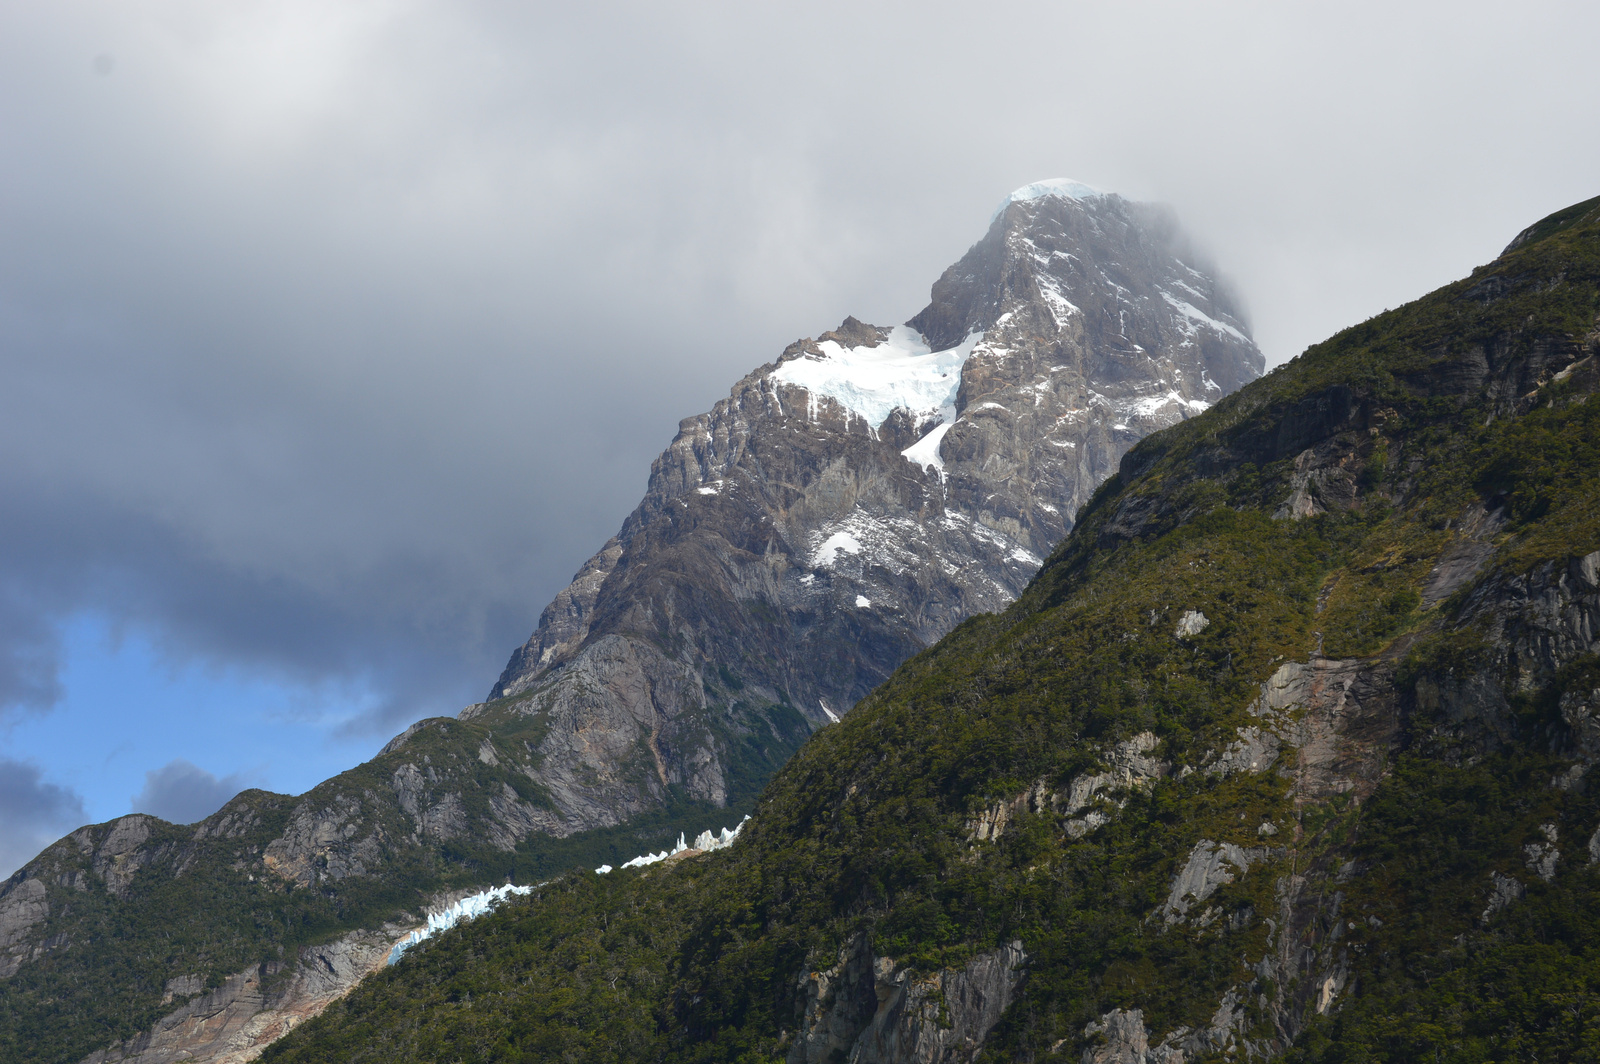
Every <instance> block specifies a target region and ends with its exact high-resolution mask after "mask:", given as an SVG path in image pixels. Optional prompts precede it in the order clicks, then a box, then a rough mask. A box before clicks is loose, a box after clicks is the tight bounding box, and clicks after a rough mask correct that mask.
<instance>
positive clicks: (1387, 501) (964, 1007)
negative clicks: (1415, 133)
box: [264, 198, 1600, 1064]
mask: <svg viewBox="0 0 1600 1064" xmlns="http://www.w3.org/2000/svg"><path fill="white" fill-rule="evenodd" d="M1597 355H1600V198H1597V199H1593V200H1589V201H1587V202H1585V203H1581V204H1578V205H1576V206H1574V207H1572V208H1569V209H1567V210H1565V211H1561V212H1559V213H1557V214H1555V215H1552V216H1550V217H1549V218H1546V219H1544V220H1542V221H1540V222H1539V223H1537V224H1535V225H1533V226H1531V227H1530V228H1529V229H1528V230H1526V231H1525V232H1524V233H1522V234H1521V235H1519V236H1518V237H1517V239H1516V240H1515V241H1513V242H1512V244H1511V245H1510V246H1509V247H1508V248H1507V249H1506V251H1505V252H1504V253H1503V254H1502V255H1500V256H1499V257H1498V258H1497V259H1495V260H1494V261H1493V262H1491V263H1489V264H1488V265H1486V266H1484V267H1482V268H1480V269H1478V270H1475V271H1474V272H1473V273H1472V275H1471V276H1469V277H1467V278H1465V279H1463V280H1461V281H1458V282H1456V283H1454V284H1451V285H1448V286H1446V287H1445V288H1443V289H1440V290H1439V291H1437V292H1434V293H1432V294H1430V295H1428V296H1426V297H1424V298H1422V299H1420V300H1418V301H1416V302H1415V303H1412V304H1409V305H1407V306H1404V307H1401V308H1399V309H1397V310H1394V311H1389V312H1385V313H1384V314H1381V315H1379V316H1377V317H1375V318H1372V319H1370V320H1368V321H1366V322H1363V323H1361V324H1360V325H1357V326H1354V327H1353V328H1350V329H1348V330H1346V331H1344V332H1342V333H1340V334H1338V335H1336V336H1335V337H1333V338H1332V339H1330V340H1328V341H1326V342H1325V343H1322V344H1319V345H1317V346H1315V347H1312V348H1311V349H1309V350H1308V351H1307V352H1305V353H1304V354H1303V355H1301V356H1300V357H1299V358H1297V359H1295V360H1294V361H1293V362H1291V363H1289V364H1288V365H1285V366H1283V367H1280V368H1279V369H1277V370H1275V371H1274V372H1273V373H1271V374H1269V375H1267V376H1266V377H1265V378H1264V379H1262V380H1259V381H1256V382H1255V383H1253V384H1250V385H1247V386H1246V387H1244V388H1242V389H1241V390H1240V391H1238V392H1236V393H1235V394H1233V395H1232V396H1229V397H1227V398H1225V399H1223V400H1221V401H1220V402H1218V403H1217V404H1216V405H1215V406H1214V407H1213V408H1212V409H1211V410H1209V411H1207V412H1206V413H1204V414H1202V415H1201V416H1199V417H1196V418H1193V419H1190V420H1187V421H1184V422H1182V423H1180V424H1177V425H1175V426H1173V427H1171V428H1169V429H1167V430H1165V431H1163V432H1160V433H1157V434H1155V435H1154V436H1152V437H1150V438H1148V439H1146V440H1145V441H1143V442H1142V443H1141V444H1139V445H1138V446H1137V447H1135V448H1133V449H1132V450H1131V451H1130V452H1129V453H1128V454H1127V455H1126V456H1125V457H1124V458H1123V460H1122V462H1121V464H1120V467H1119V471H1118V473H1117V475H1116V476H1115V477H1114V478H1113V479H1111V480H1110V481H1108V482H1107V483H1106V484H1105V485H1104V486H1102V487H1101V488H1100V489H1099V490H1098V491H1097V492H1096V493H1095V494H1094V496H1093V498H1092V499H1091V500H1090V501H1089V503H1088V504H1087V506H1086V507H1085V508H1084V510H1083V511H1082V512H1081V513H1080V514H1079V515H1078V520H1077V524H1076V526H1075V527H1074V529H1073V531H1072V533H1071V535H1070V536H1069V537H1068V538H1067V539H1066V540H1065V541H1064V542H1063V543H1062V544H1061V545H1060V546H1059V547H1058V548H1057V549H1056V550H1055V551H1054V552H1052V554H1051V555H1050V557H1049V558H1048V560H1047V561H1046V563H1045V565H1044V566H1043V568H1042V569H1041V571H1040V572H1039V574H1038V575H1037V576H1036V578H1035V579H1034V581H1033V582H1032V584H1031V585H1030V586H1029V587H1028V589H1027V590H1026V591H1025V592H1024V594H1023V595H1022V596H1021V597H1020V598H1019V599H1018V600H1017V601H1016V602H1015V603H1014V604H1012V605H1011V606H1010V607H1008V608H1007V609H1006V610H1004V611H1003V612H1001V613H999V614H992V615H983V616H978V617H974V618H972V619H969V620H967V621H966V622H964V623H963V624H961V625H959V626H958V627H957V628H955V629H954V630H953V631H952V632H951V633H949V634H948V635H947V636H946V637H945V638H944V639H943V640H941V641H940V642H939V643H938V644H937V645H936V646H934V647H933V648H931V649H929V650H927V651H924V652H921V653H919V654H917V655H915V656H913V657H912V658H911V659H910V660H909V661H907V662H906V663H905V664H903V665H902V666H901V667H900V668H899V669H898V670H897V671H896V672H895V673H894V675H893V676H892V677H891V678H890V679H889V680H888V681H887V682H886V683H885V684H883V685H882V686H880V687H879V688H877V689H876V690H875V691H874V692H873V693H872V694H871V695H870V696H868V697H867V698H866V699H865V700H863V701H862V702H861V703H860V704H859V705H858V706H857V707H856V708H855V710H854V711H853V712H852V713H851V714H850V715H849V716H848V717H847V718H846V719H845V720H844V721H843V722H842V723H841V724H839V725H837V726H834V727H828V728H824V729H821V730H820V731H818V732H817V733H816V734H815V735H813V736H812V738H811V739H810V741H809V742H808V743H807V744H806V745H805V747H804V748H803V749H802V750H801V751H800V752H799V753H798V754H797V755H796V756H795V757H794V758H793V759H792V760H791V761H790V762H789V763H788V764H787V765H785V766H784V768H783V769H782V770H781V771H780V772H778V774H777V775H776V776H775V777H774V779H773V781H772V782H771V784H770V785H769V786H768V787H767V788H766V790H765V791H764V793H763V795H762V798H761V800H760V802H759V804H758V807H757V810H756V813H755V815H754V817H753V819H752V820H751V821H750V822H749V823H748V825H747V826H746V827H745V830H744V832H743V834H742V836H741V838H740V839H739V841H738V842H737V843H736V844H735V845H734V846H732V847H730V848H729V849H727V850H724V851H720V852H717V853H712V854H705V855H702V856H698V857H693V856H685V857H683V858H682V859H680V860H679V861H677V863H675V864H671V865H665V866H661V865H657V866H651V867H648V868H644V869H640V870H619V871H615V872H612V873H610V874H608V875H596V874H593V873H591V872H587V871H582V872H574V873H569V874H567V875H564V876H561V877H557V878H555V879H553V880H551V881H550V882H548V883H545V884H543V885H541V886H540V887H539V888H537V889H536V890H535V891H534V892H533V893H532V894H531V895H530V896H528V897H527V898H525V899H520V900H517V901H512V902H508V903H506V904H505V905H504V906H503V907H502V908H501V909H500V910H499V911H497V912H496V913H495V914H493V915H491V916H487V917H484V918H482V919H480V920H478V921H476V922H474V923H472V924H468V925H465V926H463V927H460V928H457V929H455V930H454V931H452V932H450V933H449V934H446V935H443V936H440V937H439V938H437V939H435V940H433V941H431V942H430V943H429V944H427V945H425V946H423V947H420V948H419V949H418V950H417V951H416V952H415V953H414V954H408V955H407V957H406V958H405V959H404V960H403V961H401V962H400V963H399V964H397V965H395V966H394V967H392V968H390V969H388V970H387V971H386V972H384V973H382V974H380V975H378V976H376V977H374V978H373V979H370V980H368V981H367V982H365V983H363V984H362V985H361V986H360V987H358V988H357V989H356V991H355V992H354V993H352V994H351V995H350V996H349V997H347V998H345V999H344V1000H343V1001H342V1002H340V1003H338V1004H336V1005H334V1006H332V1007H330V1008H329V1009H328V1010H327V1011H326V1012H325V1013H323V1014H322V1016H320V1017H319V1018H318V1019H316V1020H313V1021H311V1022H309V1023H307V1024H306V1025H304V1026H303V1027H301V1028H300V1029H299V1030H297V1031H295V1032H294V1033H292V1034H291V1035H289V1036H288V1037H287V1038H286V1039H284V1040H283V1041H282V1042H280V1043H278V1044H276V1045H274V1046H273V1047H271V1048H270V1049H269V1050H268V1051H267V1053H266V1054H265V1056H264V1059H265V1060H268V1061H271V1062H273V1064H298V1062H301V1061H319V1062H320V1061H330V1060H337V1061H342V1062H348V1064H361V1062H365V1061H371V1060H383V1061H385V1062H391V1061H392V1062H397V1064H399V1062H406V1061H433V1060H446V1059H448V1060H461V1061H477V1060H496V1061H516V1062H520V1061H533V1060H555V1059H560V1060H568V1061H585V1060H607V1061H628V1060H639V1061H644V1060H650V1061H667V1062H678V1061H704V1062H712V1061H755V1060H763V1061H768V1060H777V1059H782V1060H785V1061H787V1062H789V1064H822V1062H824V1061H847V1062H851V1064H869V1062H891V1061H892V1062H912V1061H915V1062H921V1064H934V1062H940V1064H943V1062H953V1061H968V1060H988V1061H1000V1060H1018V1061H1050V1060H1060V1061H1082V1062H1084V1064H1152V1062H1154V1064H1178V1062H1196V1061H1205V1060H1239V1059H1258V1058H1271V1057H1282V1058H1285V1059H1287V1060H1291V1061H1297V1062H1308V1064H1309V1062H1318V1064H1324V1062H1326V1064H1333V1062H1344V1061H1395V1062H1400V1061H1408V1062H1409V1061H1417V1060H1441V1061H1490V1060H1493V1061H1535V1060H1538V1061H1551V1060H1573V1061H1578V1060H1588V1059H1592V1058H1593V1055H1594V1047H1595V1046H1596V1045H1597V1044H1600V785H1597V784H1596V781H1595V780H1594V779H1593V778H1592V774H1593V772H1594V767H1595V764H1596V762H1597V760H1600V723H1597V722H1600V399H1597V398H1596V393H1597V391H1600V357H1597ZM952 431H953V430H952Z"/></svg>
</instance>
